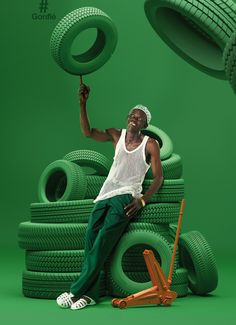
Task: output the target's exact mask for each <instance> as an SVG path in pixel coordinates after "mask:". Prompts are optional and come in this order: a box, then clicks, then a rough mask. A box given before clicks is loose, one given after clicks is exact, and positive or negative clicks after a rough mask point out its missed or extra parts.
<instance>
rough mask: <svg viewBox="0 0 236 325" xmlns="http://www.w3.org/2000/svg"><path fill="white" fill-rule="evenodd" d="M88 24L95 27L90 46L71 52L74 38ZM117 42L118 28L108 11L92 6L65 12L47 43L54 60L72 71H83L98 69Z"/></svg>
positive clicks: (72, 72) (82, 73)
mask: <svg viewBox="0 0 236 325" xmlns="http://www.w3.org/2000/svg"><path fill="white" fill-rule="evenodd" d="M88 28H96V29H97V38H96V41H95V42H94V44H93V45H92V47H91V48H90V49H89V50H87V51H86V52H84V53H82V54H79V55H72V54H71V52H70V49H71V46H72V43H73V41H74V39H75V38H76V37H77V35H78V34H80V33H81V32H82V31H84V30H86V29H88ZM116 44H117V30H116V27H115V25H114V23H113V22H112V20H111V19H110V17H109V16H108V15H106V14H105V13H104V12H103V11H102V10H100V9H97V8H93V7H83V8H79V9H76V10H73V11H72V12H70V13H68V14H67V15H66V16H65V17H64V18H62V20H60V21H59V23H58V24H57V25H56V27H55V29H54V30H53V33H52V36H51V40H50V47H51V54H52V56H53V58H54V60H55V61H56V63H57V64H58V65H59V66H60V67H61V68H62V69H64V70H65V71H67V72H69V73H71V74H74V75H84V74H88V73H91V72H93V71H95V70H97V69H99V68H100V67H101V66H102V65H103V64H104V63H105V62H106V61H107V60H108V59H109V58H110V56H111V55H112V53H113V52H114V50H115V47H116Z"/></svg>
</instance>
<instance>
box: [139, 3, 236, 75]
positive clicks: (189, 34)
mask: <svg viewBox="0 0 236 325" xmlns="http://www.w3.org/2000/svg"><path fill="white" fill-rule="evenodd" d="M144 8H145V13H146V16H147V18H148V20H149V22H150V24H151V26H152V27H153V29H154V30H155V31H156V32H157V34H158V35H159V36H160V37H161V38H162V40H163V41H164V42H165V43H167V45H168V46H169V47H170V48H172V50H174V51H175V52H176V53H177V54H178V55H179V56H181V57H182V58H183V59H184V60H186V61H187V62H189V63H190V64H192V65H193V66H194V67H196V68H198V69H199V70H201V71H203V72H205V73H207V74H209V75H211V76H213V77H216V78H220V79H226V77H225V72H224V67H223V63H222V52H223V49H224V47H225V45H226V43H227V41H228V39H229V37H230V36H231V34H232V32H233V31H234V30H235V29H236V18H235V11H236V5H235V3H234V2H233V1H231V0H227V1H211V0H206V1H203V0H199V1H197V0H178V1H177V0H161V1H155V0H146V2H145V6H144ZM203 53H204V55H203Z"/></svg>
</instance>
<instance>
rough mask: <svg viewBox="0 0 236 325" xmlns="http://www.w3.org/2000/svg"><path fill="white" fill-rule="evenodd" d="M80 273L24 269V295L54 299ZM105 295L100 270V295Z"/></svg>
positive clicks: (102, 273)
mask: <svg viewBox="0 0 236 325" xmlns="http://www.w3.org/2000/svg"><path fill="white" fill-rule="evenodd" d="M79 275H80V273H74V272H72V273H44V272H32V271H24V272H23V274H22V289H23V294H24V296H25V297H30V298H42V299H55V298H57V297H58V296H59V295H60V294H61V293H62V292H68V291H70V286H71V283H72V282H74V281H75V280H76V279H77V278H78V277H79ZM105 295H106V283H105V275H104V272H101V286H100V296H105Z"/></svg>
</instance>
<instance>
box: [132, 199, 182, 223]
mask: <svg viewBox="0 0 236 325" xmlns="http://www.w3.org/2000/svg"><path fill="white" fill-rule="evenodd" d="M179 211H180V204H179V203H149V204H147V205H146V206H145V207H144V208H142V209H141V210H140V211H139V212H138V214H137V215H136V216H135V217H134V218H132V220H133V221H134V222H137V223H138V222H145V223H146V222H147V223H154V224H156V223H157V224H160V223H161V224H162V223H164V224H165V223H167V224H169V223H175V222H177V221H178V218H179Z"/></svg>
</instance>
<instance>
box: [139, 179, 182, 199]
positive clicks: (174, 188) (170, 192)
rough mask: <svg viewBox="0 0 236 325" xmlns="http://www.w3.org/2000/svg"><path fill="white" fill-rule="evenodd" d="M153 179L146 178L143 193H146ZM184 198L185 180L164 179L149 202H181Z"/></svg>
mask: <svg viewBox="0 0 236 325" xmlns="http://www.w3.org/2000/svg"><path fill="white" fill-rule="evenodd" d="M152 182H153V180H152V179H145V180H144V182H143V184H142V188H143V190H142V193H145V192H146V191H147V189H148V188H149V186H150V185H151V184H152ZM183 198H184V180H183V179H182V178H180V179H173V180H172V179H164V181H163V183H162V186H161V187H160V188H159V190H158V191H157V192H156V193H154V194H153V195H152V197H151V199H150V200H149V203H162V202H163V203H168V202H172V203H174V202H181V200H182V199H183Z"/></svg>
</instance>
